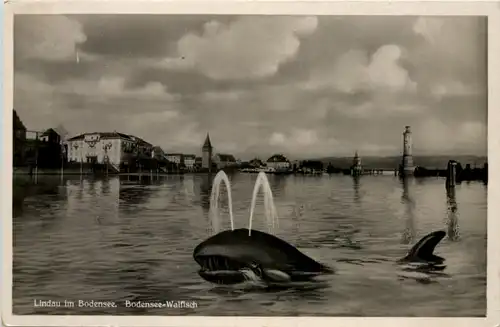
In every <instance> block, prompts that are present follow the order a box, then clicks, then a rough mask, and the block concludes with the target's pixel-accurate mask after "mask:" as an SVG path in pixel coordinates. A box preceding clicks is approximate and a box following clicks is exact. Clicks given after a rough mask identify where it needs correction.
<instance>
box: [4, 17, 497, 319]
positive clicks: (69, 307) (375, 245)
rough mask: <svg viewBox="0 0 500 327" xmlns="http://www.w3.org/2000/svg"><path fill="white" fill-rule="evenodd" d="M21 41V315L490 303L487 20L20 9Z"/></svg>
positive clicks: (391, 313) (320, 312) (468, 312)
mask: <svg viewBox="0 0 500 327" xmlns="http://www.w3.org/2000/svg"><path fill="white" fill-rule="evenodd" d="M12 47H13V76H12V78H13V82H12V83H13V84H12V85H13V89H12V94H13V100H12V106H11V107H10V108H5V110H10V111H11V112H12V122H7V121H6V122H5V124H4V125H5V126H6V127H5V128H10V126H12V132H9V133H12V173H11V175H12V231H9V233H12V303H11V304H12V314H13V315H37V316H54V315H64V316H184V317H189V316H209V317H210V316H211V317H220V316H225V317H228V316H232V317H239V316H246V317H298V316H300V317H318V316H319V317H483V318H484V317H486V314H487V311H486V310H487V308H486V307H487V271H488V269H487V261H488V263H489V260H487V241H488V237H487V231H488V228H487V226H488V216H487V208H488V203H487V195H488V17H486V16H480V15H446V16H435V15H373V16H372V15H341V14H328V15H327V14H321V15H319V14H318V15H309V14H307V15H306V14H304V15H300V14H296V15H289V14H287V15H285V14H282V15H278V14H272V15H264V14H263V13H262V12H258V13H255V14H252V13H249V14H231V15H229V14H188V13H185V14H169V13H156V14H139V13H128V14H115V13H95V14H79V13H71V14H59V13H50V12H48V13H47V14H15V15H14V17H13V45H12ZM11 124H12V125H11ZM488 284H489V280H488Z"/></svg>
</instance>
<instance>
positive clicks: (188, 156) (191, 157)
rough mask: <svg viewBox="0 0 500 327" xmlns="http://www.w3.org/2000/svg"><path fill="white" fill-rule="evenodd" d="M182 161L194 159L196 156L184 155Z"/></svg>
mask: <svg viewBox="0 0 500 327" xmlns="http://www.w3.org/2000/svg"><path fill="white" fill-rule="evenodd" d="M184 159H196V155H195V154H185V155H184Z"/></svg>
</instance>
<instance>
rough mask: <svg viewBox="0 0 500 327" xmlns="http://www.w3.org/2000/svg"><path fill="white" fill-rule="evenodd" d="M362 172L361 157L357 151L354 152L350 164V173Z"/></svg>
mask: <svg viewBox="0 0 500 327" xmlns="http://www.w3.org/2000/svg"><path fill="white" fill-rule="evenodd" d="M362 173H363V167H362V166H361V158H360V157H359V155H358V151H356V153H355V154H354V158H353V160H352V166H351V175H353V176H359V175H361V174H362Z"/></svg>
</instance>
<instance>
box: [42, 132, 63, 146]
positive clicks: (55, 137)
mask: <svg viewBox="0 0 500 327" xmlns="http://www.w3.org/2000/svg"><path fill="white" fill-rule="evenodd" d="M61 139H62V138H61V135H59V133H57V132H56V131H55V130H54V129H53V128H49V129H48V130H46V131H45V132H43V133H42V135H40V138H39V140H40V141H41V142H48V143H53V144H60V143H61Z"/></svg>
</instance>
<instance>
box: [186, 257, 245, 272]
mask: <svg viewBox="0 0 500 327" xmlns="http://www.w3.org/2000/svg"><path fill="white" fill-rule="evenodd" d="M195 260H196V262H197V263H198V264H199V265H200V267H201V269H200V272H205V273H209V272H216V271H240V270H241V269H244V268H250V267H249V266H248V265H246V264H243V263H241V262H239V261H237V260H234V259H231V258H228V257H225V256H222V255H199V256H196V257H195Z"/></svg>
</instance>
